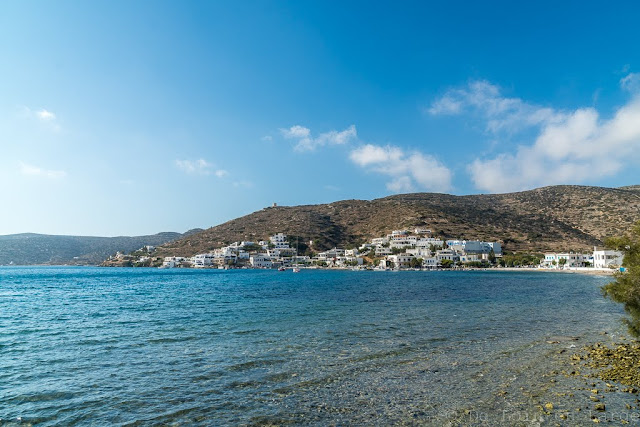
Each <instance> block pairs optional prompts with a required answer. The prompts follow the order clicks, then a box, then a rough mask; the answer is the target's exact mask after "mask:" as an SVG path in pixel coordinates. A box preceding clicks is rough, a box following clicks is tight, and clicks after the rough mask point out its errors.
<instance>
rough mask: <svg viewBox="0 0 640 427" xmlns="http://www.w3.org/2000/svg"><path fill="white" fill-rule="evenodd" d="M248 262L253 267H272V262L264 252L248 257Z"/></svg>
mask: <svg viewBox="0 0 640 427" xmlns="http://www.w3.org/2000/svg"><path fill="white" fill-rule="evenodd" d="M249 263H250V264H251V266H252V267H253V268H271V267H273V262H272V261H271V257H269V256H268V255H264V254H257V255H253V256H252V257H250V258H249Z"/></svg>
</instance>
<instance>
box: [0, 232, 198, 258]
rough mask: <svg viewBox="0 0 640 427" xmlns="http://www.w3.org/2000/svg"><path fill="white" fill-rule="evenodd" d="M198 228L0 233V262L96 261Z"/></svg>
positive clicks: (176, 236)
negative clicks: (146, 232) (103, 233)
mask: <svg viewBox="0 0 640 427" xmlns="http://www.w3.org/2000/svg"><path fill="white" fill-rule="evenodd" d="M199 231H202V230H200V229H197V230H192V231H189V232H187V233H184V234H180V233H169V232H167V233H158V234H154V235H151V236H136V237H89V236H54V235H47V234H33V233H24V234H11V235H5V236H0V265H8V264H10V263H13V264H15V265H33V264H76V265H85V264H99V263H100V262H102V261H103V260H104V259H105V258H107V257H108V256H109V255H112V254H114V253H116V252H117V251H122V252H130V251H132V250H135V249H139V248H141V247H142V246H146V245H153V246H157V245H161V244H163V243H167V242H170V241H172V240H175V239H178V238H181V237H185V236H188V235H190V234H193V233H195V232H199Z"/></svg>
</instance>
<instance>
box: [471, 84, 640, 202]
mask: <svg viewBox="0 0 640 427" xmlns="http://www.w3.org/2000/svg"><path fill="white" fill-rule="evenodd" d="M637 79H638V75H637V74H636V75H634V74H629V75H628V76H627V77H625V78H623V79H622V80H621V81H620V85H621V86H622V87H623V88H624V89H627V90H630V91H633V90H635V89H633V88H632V85H633V84H636V81H637ZM523 104H524V103H523ZM546 117H547V118H545V119H542V120H540V121H539V122H537V124H538V129H537V135H536V136H535V138H534V141H533V142H532V143H531V144H529V145H521V146H519V147H517V148H516V149H515V150H514V151H511V152H503V153H500V154H498V155H496V156H494V157H493V158H490V159H476V160H475V161H474V162H472V163H471V164H470V165H469V166H468V170H469V173H470V174H471V179H472V180H473V182H474V184H475V186H476V187H477V188H478V189H481V190H486V191H489V192H506V191H517V190H523V189H527V188H532V187H537V186H542V185H553V184H567V183H574V184H576V183H583V182H588V181H593V180H595V179H599V178H602V177H606V176H611V175H613V174H616V173H618V172H620V171H621V170H622V169H623V168H624V167H626V166H629V165H633V164H637V162H638V160H639V157H640V156H639V155H638V154H637V153H640V94H638V93H637V92H636V93H635V96H633V97H632V98H631V99H630V101H629V102H628V103H627V104H626V105H624V106H622V107H620V108H619V109H617V110H616V112H615V113H614V115H613V116H612V117H611V118H609V119H603V118H601V117H600V114H599V112H598V111H597V110H595V109H594V108H579V109H576V110H574V111H569V112H558V111H555V110H550V112H549V114H548V115H547V116H546ZM549 118H552V119H549Z"/></svg>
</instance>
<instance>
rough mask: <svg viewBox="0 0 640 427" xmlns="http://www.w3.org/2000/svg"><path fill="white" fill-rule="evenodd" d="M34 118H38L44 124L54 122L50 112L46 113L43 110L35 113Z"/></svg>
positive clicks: (53, 116)
mask: <svg viewBox="0 0 640 427" xmlns="http://www.w3.org/2000/svg"><path fill="white" fill-rule="evenodd" d="M36 116H38V118H39V119H40V120H43V121H45V122H48V121H51V120H55V118H56V115H55V114H53V113H52V112H51V111H47V110H45V109H44V108H43V109H42V110H40V111H37V112H36Z"/></svg>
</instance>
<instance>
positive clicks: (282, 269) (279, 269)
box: [278, 266, 287, 271]
mask: <svg viewBox="0 0 640 427" xmlns="http://www.w3.org/2000/svg"><path fill="white" fill-rule="evenodd" d="M286 270H287V269H286V268H285V267H284V266H282V267H278V271H286Z"/></svg>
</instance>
